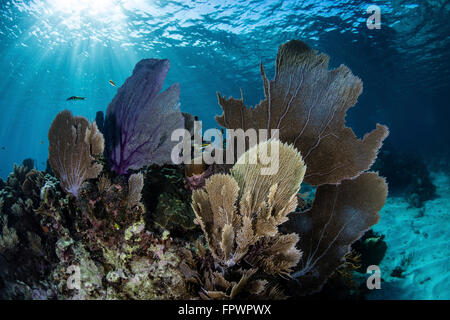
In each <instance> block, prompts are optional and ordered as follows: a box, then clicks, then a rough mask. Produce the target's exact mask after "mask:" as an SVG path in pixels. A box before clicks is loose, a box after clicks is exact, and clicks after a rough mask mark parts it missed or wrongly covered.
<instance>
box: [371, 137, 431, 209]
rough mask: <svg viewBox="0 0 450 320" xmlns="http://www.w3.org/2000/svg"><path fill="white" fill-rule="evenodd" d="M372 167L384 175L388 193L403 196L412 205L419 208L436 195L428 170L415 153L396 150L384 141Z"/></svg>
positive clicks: (422, 160)
mask: <svg viewBox="0 0 450 320" xmlns="http://www.w3.org/2000/svg"><path fill="white" fill-rule="evenodd" d="M372 169H373V170H377V171H379V172H380V174H381V175H382V176H384V177H386V179H387V181H388V183H389V193H390V195H393V196H400V197H405V198H406V199H407V201H408V203H409V204H410V205H411V206H412V207H417V208H420V207H422V206H423V205H424V203H425V202H426V201H428V200H432V199H434V198H435V197H436V187H435V185H434V184H433V182H432V181H431V178H430V172H429V171H428V168H427V166H426V164H425V161H424V159H423V158H422V157H421V156H419V155H417V154H412V153H405V152H401V151H398V150H397V149H396V148H395V147H394V146H392V145H391V144H389V143H386V144H385V146H384V147H383V149H382V150H381V151H380V153H379V155H378V158H377V160H376V162H375V164H374V165H373V168H372Z"/></svg>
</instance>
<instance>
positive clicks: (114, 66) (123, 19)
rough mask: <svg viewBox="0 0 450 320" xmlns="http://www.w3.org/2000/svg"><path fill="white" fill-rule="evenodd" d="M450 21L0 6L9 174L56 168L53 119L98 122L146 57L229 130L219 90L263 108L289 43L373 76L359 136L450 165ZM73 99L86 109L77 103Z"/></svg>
mask: <svg viewBox="0 0 450 320" xmlns="http://www.w3.org/2000/svg"><path fill="white" fill-rule="evenodd" d="M370 5H377V6H378V7H379V8H380V14H381V15H380V17H381V28H380V29H369V28H368V27H367V24H366V20H367V18H368V17H369V16H370V14H369V13H367V12H366V10H367V8H368V7H369V6H370ZM449 17H450V2H449V1H446V0H422V1H419V0H416V1H402V0H394V1H359V0H357V1H314V0H301V1H280V0H276V1H275V0H270V1H268V0H251V1H248V0H241V1H237V0H221V1H219V0H194V1H187V0H185V1H183V0H171V1H164V0H1V2H0V74H1V75H2V76H1V79H0V111H1V116H0V177H1V178H3V179H5V178H6V177H7V176H8V174H9V173H10V172H11V170H12V168H13V164H14V163H20V162H21V161H22V160H23V159H25V158H32V159H35V160H36V165H37V167H38V169H45V162H46V159H47V156H48V139H47V133H48V128H49V126H50V123H51V121H52V120H53V118H54V117H55V115H56V114H57V113H58V112H60V111H62V110H64V109H70V110H71V111H72V112H73V113H74V114H76V115H83V116H85V117H87V118H89V119H94V117H95V114H96V112H97V111H99V110H102V111H105V110H106V107H107V106H108V104H109V102H110V101H111V100H112V98H113V97H114V95H115V93H116V92H117V87H113V86H111V85H110V84H109V82H108V81H109V80H113V81H114V82H115V83H116V84H117V86H118V87H119V86H120V85H121V84H122V83H123V82H124V80H125V79H126V78H127V77H128V76H129V75H130V74H131V72H132V70H133V67H134V65H135V64H136V63H137V62H138V61H139V60H141V59H143V58H152V57H154V58H168V59H169V60H170V63H171V68H170V71H169V73H168V76H167V78H166V81H165V86H169V85H170V84H172V83H174V82H179V83H180V87H181V95H180V102H181V110H182V111H186V112H189V113H192V114H195V115H198V116H199V118H200V119H201V120H202V121H203V126H204V128H205V129H206V128H214V127H217V124H216V122H215V120H214V116H215V115H217V114H220V113H221V112H220V108H219V105H218V103H217V95H216V92H220V93H222V94H224V95H226V96H234V97H240V95H241V91H240V90H241V89H242V91H243V93H244V101H245V103H246V104H247V105H255V104H257V103H258V102H259V101H260V100H261V99H263V91H262V85H261V78H260V74H259V63H260V62H262V63H263V64H264V65H265V67H266V71H267V73H268V75H269V76H273V74H274V60H275V57H276V52H277V49H278V46H279V45H280V44H282V43H284V42H286V41H288V40H290V39H300V40H303V41H305V42H306V43H308V44H309V45H310V46H311V47H313V48H314V49H316V50H319V51H321V52H324V53H327V54H328V55H329V56H330V57H331V62H330V64H331V66H332V67H337V66H339V65H340V64H341V63H343V64H345V65H347V66H348V67H349V68H350V69H351V70H352V72H353V73H354V74H355V75H357V76H359V77H360V78H361V79H362V80H363V82H364V91H363V94H362V95H361V96H360V98H359V101H358V104H357V106H356V108H353V109H352V110H350V112H349V115H348V118H347V124H348V125H349V126H351V127H352V128H354V130H355V132H356V133H357V134H358V135H359V136H361V135H362V134H364V133H365V132H368V131H369V130H371V129H372V128H374V126H375V123H382V124H386V125H388V126H389V128H390V132H391V133H390V136H389V139H388V142H389V143H390V145H391V146H393V148H394V149H395V150H399V151H404V152H410V153H411V152H413V153H416V154H420V155H421V156H423V157H424V158H425V159H427V161H428V160H429V161H430V163H431V161H435V160H436V159H437V158H438V159H439V161H440V162H439V163H441V164H442V163H444V164H443V167H446V166H445V165H446V164H447V162H448V161H447V160H448V159H449V154H450V144H449V143H450V130H449V128H448V121H449V119H450V108H449V98H450V94H449V93H450V23H449V22H448V18H449ZM73 95H76V96H83V97H86V100H85V101H66V98H67V97H70V96H73ZM447 170H448V166H447ZM438 181H444V182H442V183H448V181H447V180H445V179H444V180H442V179H440V180H439V179H438ZM445 181H447V182H445ZM442 188H444V187H442V186H441V189H439V190H441V191H442V192H444V191H445V190H447V189H445V188H444V189H442ZM447 203H448V202H446V201H444V204H442V203H441V206H444V205H446V204H447ZM392 205H393V208H395V206H396V205H397V207H398V204H397V203H394V204H392ZM390 208H392V207H390ZM399 208H403V207H402V206H401V205H400V207H399ZM443 208H444V209H441V210H444V211H445V210H447V209H448V206H447V207H445V206H444V207H443ZM446 208H447V209H446ZM403 209H404V210H407V209H406V208H403ZM389 210H391V209H389ZM392 210H394V209H392ZM429 210H435V208H434V207H433V208H431V209H429ZM436 210H437V209H436ZM433 212H434V211H433ZM445 213H447V216H448V212H446V211H445ZM436 219H437V218H436ZM444 241H445V240H444ZM441 244H442V243H441ZM445 244H448V241H447V242H444V245H445ZM443 259H444V260H443V261H441V262H442V263H444V262H445V261H447V260H448V258H447V260H445V258H443ZM444 271H445V270H444ZM447 271H448V270H447ZM436 272H437V271H436ZM439 272H442V271H439ZM443 279H444V280H442V281H445V280H447V281H448V280H449V279H448V276H447V277H444V278H443ZM440 288H442V285H440ZM447 289H448V286H447V287H444V288H442V289H441V291H440V292H439V294H440V296H438V297H442V293H444V297H449V296H450V292H445V290H447ZM405 290H407V289H405ZM445 294H448V295H447V296H446V295H445ZM400 297H404V296H401V295H400ZM415 297H416V298H427V297H420V296H415ZM434 297H436V296H434Z"/></svg>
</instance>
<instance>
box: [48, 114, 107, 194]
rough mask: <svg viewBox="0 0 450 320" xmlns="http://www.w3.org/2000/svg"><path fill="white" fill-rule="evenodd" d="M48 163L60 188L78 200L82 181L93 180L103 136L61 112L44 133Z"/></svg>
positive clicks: (94, 127) (98, 168) (92, 126)
mask: <svg viewBox="0 0 450 320" xmlns="http://www.w3.org/2000/svg"><path fill="white" fill-rule="evenodd" d="M48 139H49V140H50V144H49V148H48V149H49V161H50V165H51V167H52V169H53V172H54V173H55V175H56V177H57V178H58V179H59V180H60V181H61V187H62V188H63V189H64V190H65V191H66V192H68V193H71V194H73V195H74V196H75V197H78V192H79V189H80V187H81V185H82V184H83V182H84V181H86V180H87V179H92V178H96V177H97V176H98V175H99V173H100V171H101V170H102V167H103V166H102V165H101V164H99V163H96V162H95V160H96V159H97V158H98V157H99V156H100V155H101V154H102V153H103V147H104V140H103V135H102V134H101V133H100V132H99V131H98V129H97V125H96V124H95V122H94V123H89V121H88V120H87V119H86V118H84V117H73V116H72V113H71V112H70V111H68V110H64V111H61V112H60V113H58V115H57V116H56V117H55V119H54V120H53V122H52V124H51V126H50V130H49V132H48Z"/></svg>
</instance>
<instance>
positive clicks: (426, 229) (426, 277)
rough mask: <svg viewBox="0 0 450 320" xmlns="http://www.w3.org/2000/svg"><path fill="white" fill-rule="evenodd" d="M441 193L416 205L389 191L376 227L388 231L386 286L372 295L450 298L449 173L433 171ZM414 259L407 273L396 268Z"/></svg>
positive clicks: (383, 271) (383, 270)
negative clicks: (398, 272)
mask: <svg viewBox="0 0 450 320" xmlns="http://www.w3.org/2000/svg"><path fill="white" fill-rule="evenodd" d="M432 180H433V183H434V184H435V185H436V189H437V190H436V191H437V195H438V197H437V198H436V199H434V200H429V201H427V202H426V203H425V205H424V206H423V208H411V207H409V205H408V203H407V202H406V201H405V199H404V198H400V197H389V198H388V200H387V202H386V204H385V206H384V208H383V209H382V211H381V212H380V214H381V219H380V222H379V223H378V224H377V225H376V226H375V227H374V228H373V229H374V230H375V231H377V232H380V233H382V234H384V235H385V236H386V238H385V241H386V243H387V245H388V249H387V252H386V255H385V257H384V259H383V261H382V263H381V265H380V268H381V278H382V283H381V289H380V290H372V291H371V292H370V294H369V295H368V296H367V298H368V299H450V232H449V229H450V177H449V175H447V174H444V173H442V172H438V173H436V172H434V173H432ZM405 259H406V260H409V263H403V265H406V267H405V272H403V276H404V278H398V277H392V276H391V273H392V271H393V270H394V269H395V268H396V267H397V266H399V265H401V264H402V260H404V261H405Z"/></svg>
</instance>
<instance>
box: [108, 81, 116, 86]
mask: <svg viewBox="0 0 450 320" xmlns="http://www.w3.org/2000/svg"><path fill="white" fill-rule="evenodd" d="M108 82H109V84H110V85H112V86H113V87H115V86H116V84H115V83H114V81H112V80H109V81H108Z"/></svg>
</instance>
